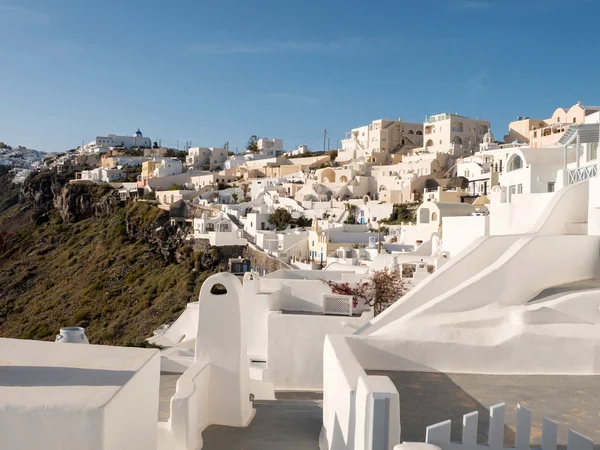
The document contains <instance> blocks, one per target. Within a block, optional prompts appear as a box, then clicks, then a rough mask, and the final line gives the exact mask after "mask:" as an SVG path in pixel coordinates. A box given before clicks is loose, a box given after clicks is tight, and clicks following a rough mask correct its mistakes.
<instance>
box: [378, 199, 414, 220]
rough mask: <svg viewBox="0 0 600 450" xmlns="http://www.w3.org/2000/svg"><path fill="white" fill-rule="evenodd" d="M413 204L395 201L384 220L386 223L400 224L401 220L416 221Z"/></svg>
mask: <svg viewBox="0 0 600 450" xmlns="http://www.w3.org/2000/svg"><path fill="white" fill-rule="evenodd" d="M416 220H417V217H416V215H415V204H411V203H397V204H395V205H394V207H393V208H392V214H390V217H389V218H388V219H387V220H385V221H384V222H385V223H388V224H392V225H393V224H400V223H402V222H416Z"/></svg>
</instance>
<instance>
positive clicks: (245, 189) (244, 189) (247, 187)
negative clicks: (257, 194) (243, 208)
mask: <svg viewBox="0 0 600 450" xmlns="http://www.w3.org/2000/svg"><path fill="white" fill-rule="evenodd" d="M248 192H250V185H249V184H248V183H244V184H242V193H243V194H244V200H246V198H247V197H248Z"/></svg>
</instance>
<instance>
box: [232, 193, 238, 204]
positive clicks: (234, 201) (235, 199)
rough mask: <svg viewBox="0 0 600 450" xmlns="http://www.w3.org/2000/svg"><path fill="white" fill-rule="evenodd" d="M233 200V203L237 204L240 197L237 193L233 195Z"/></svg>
mask: <svg viewBox="0 0 600 450" xmlns="http://www.w3.org/2000/svg"><path fill="white" fill-rule="evenodd" d="M231 198H232V199H233V203H237V201H238V195H237V194H236V193H235V192H234V193H233V194H231Z"/></svg>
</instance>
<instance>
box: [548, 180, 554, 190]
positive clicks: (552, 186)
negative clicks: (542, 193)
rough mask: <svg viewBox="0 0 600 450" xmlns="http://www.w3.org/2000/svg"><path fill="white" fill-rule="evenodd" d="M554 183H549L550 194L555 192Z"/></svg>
mask: <svg viewBox="0 0 600 450" xmlns="http://www.w3.org/2000/svg"><path fill="white" fill-rule="evenodd" d="M554 184H555V183H554V182H550V183H548V192H554Z"/></svg>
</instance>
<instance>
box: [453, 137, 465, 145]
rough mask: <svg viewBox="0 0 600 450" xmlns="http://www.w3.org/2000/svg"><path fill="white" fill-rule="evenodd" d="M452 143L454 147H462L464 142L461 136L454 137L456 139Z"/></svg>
mask: <svg viewBox="0 0 600 450" xmlns="http://www.w3.org/2000/svg"><path fill="white" fill-rule="evenodd" d="M452 143H453V144H454V145H462V143H463V142H462V139H461V138H460V136H454V138H453V139H452Z"/></svg>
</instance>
